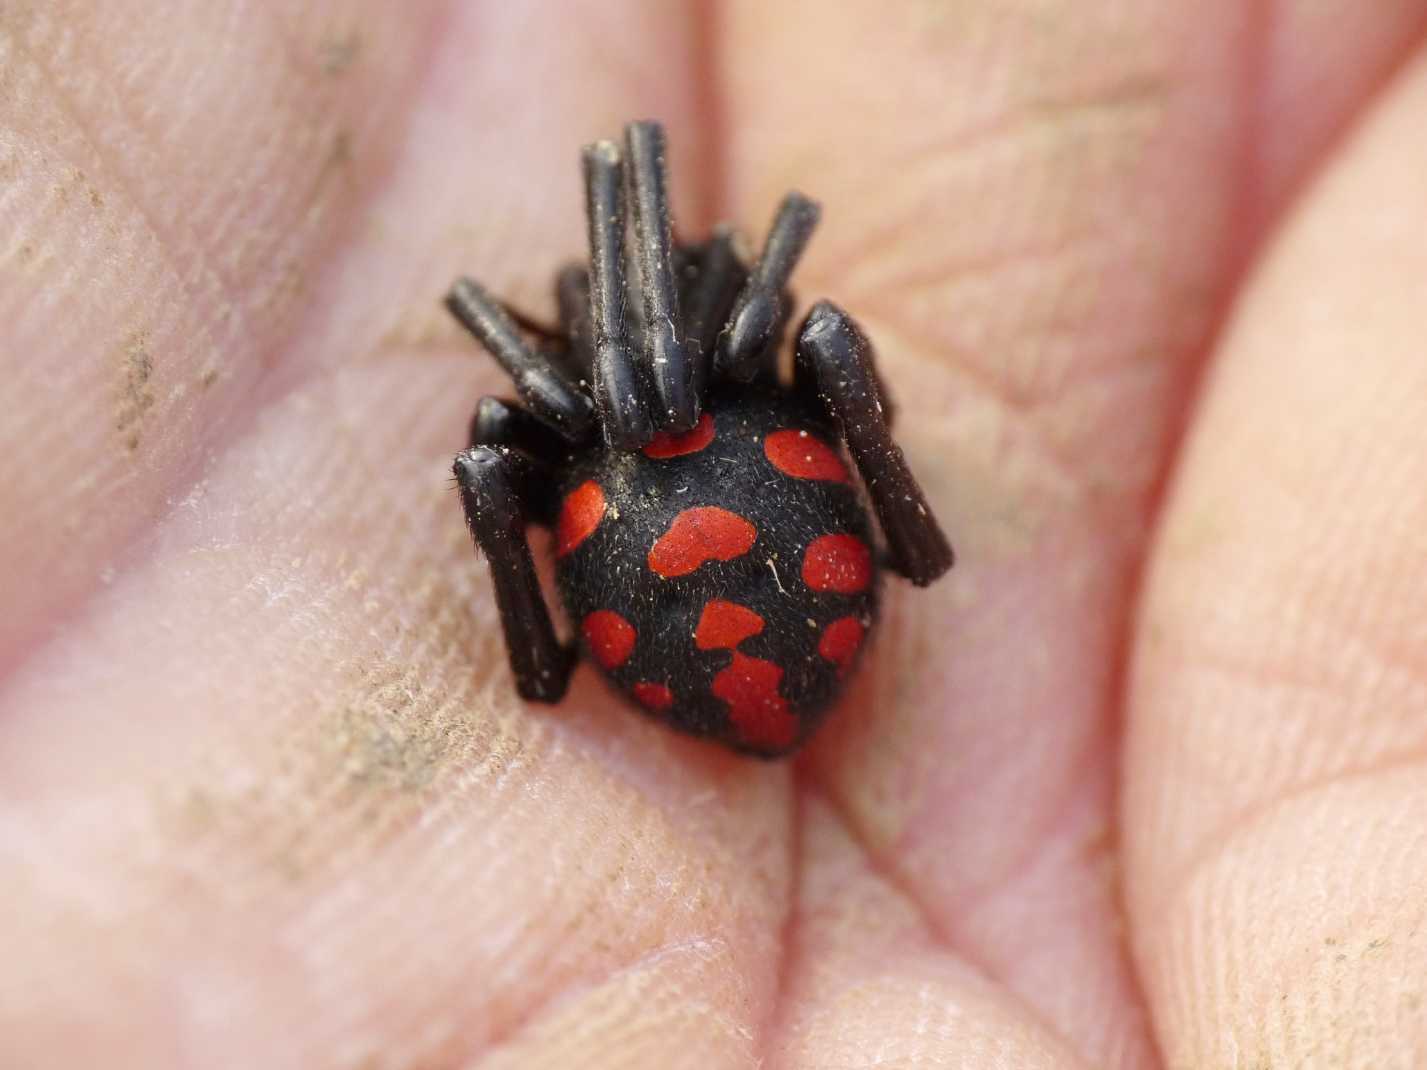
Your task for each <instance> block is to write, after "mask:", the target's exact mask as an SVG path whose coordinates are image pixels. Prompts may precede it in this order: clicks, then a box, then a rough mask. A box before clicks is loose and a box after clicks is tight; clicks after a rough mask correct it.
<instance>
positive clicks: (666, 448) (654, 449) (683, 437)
mask: <svg viewBox="0 0 1427 1070" xmlns="http://www.w3.org/2000/svg"><path fill="white" fill-rule="evenodd" d="M713 440H714V422H713V417H712V416H710V415H709V414H708V413H704V414H703V415H702V416H700V417H699V422H698V423H696V424H694V426H693V427H692V428H690V429H689V430H688V431H680V432H678V433H674V432H671V431H660V432H659V433H658V434H657V435H655V436H654V437H653V438H652V439H650V440H649V445H647V446H645V447H644V456H646V457H652V458H653V459H654V460H656V461H663V460H666V459H668V458H670V457H682V456H683V455H684V454H686V453H698V452H699V450H701V449H703V448H704V447H705V446H707V445H708V444H709V443H710V442H712V441H713Z"/></svg>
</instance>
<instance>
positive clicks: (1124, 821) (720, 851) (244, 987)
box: [0, 0, 1427, 1068]
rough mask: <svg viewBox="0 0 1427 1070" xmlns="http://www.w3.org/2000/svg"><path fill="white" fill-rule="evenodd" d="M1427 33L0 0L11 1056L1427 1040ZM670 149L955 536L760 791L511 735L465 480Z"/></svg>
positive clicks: (1218, 1)
mask: <svg viewBox="0 0 1427 1070" xmlns="http://www.w3.org/2000/svg"><path fill="white" fill-rule="evenodd" d="M1250 7H1252V11H1250V10H1249V9H1250ZM291 10H301V11H302V12H303V13H302V14H299V15H294V14H291ZM692 12H697V14H692ZM1424 27H1427V9H1424V7H1423V5H1422V4H1421V3H1420V2H1418V0H1380V2H1374V3H1372V4H1350V3H1347V2H1343V3H1339V4H1332V3H1328V4H1322V3H1319V4H1298V5H1293V4H1287V3H1273V2H1266V3H1264V4H1259V5H1247V4H1243V3H1239V2H1235V0H1213V2H1208V3H1198V4H1182V3H1176V2H1173V0H1123V2H1114V0H1104V2H1100V3H1093V4H1088V3H1082V2H1081V0H1050V2H1047V3H1038V4H992V3H973V2H965V0H955V2H949V3H944V4H930V3H919V4H915V5H888V4H885V3H869V4H867V5H865V6H862V5H846V4H839V5H828V4H815V3H812V2H811V0H805V2H804V3H802V4H785V5H768V4H752V3H729V4H725V5H720V6H718V7H717V8H713V7H707V8H705V7H699V8H697V9H694V8H688V9H686V8H682V7H679V6H676V5H666V4H654V3H649V4H645V5H634V6H622V7H621V6H611V5H610V4H608V3H599V4H594V3H591V4H588V5H584V6H582V7H580V8H572V7H571V6H570V5H568V4H562V5H555V4H547V5H507V4H454V3H448V4H442V5H400V6H399V5H392V4H386V3H382V2H379V0H357V2H347V3H342V4H337V3H322V4H317V3H314V4H307V5H302V6H301V7H300V8H299V7H298V6H296V5H291V6H290V5H282V4H269V5H261V6H258V5H240V4H234V5H223V4H220V3H205V4H180V3H176V2H175V3H165V4H154V3H152V2H150V0H144V2H142V3H140V2H139V0H118V2H114V3H104V4H92V3H91V4H81V3H65V2H53V3H48V4H34V5H28V6H21V7H14V6H13V5H11V6H10V7H7V8H6V10H5V11H4V12H3V13H0V56H3V62H0V71H3V79H4V82H5V89H6V91H5V92H4V93H3V94H0V110H2V111H3V121H0V168H3V175H4V184H3V186H0V191H3V192H2V193H0V271H3V285H0V331H3V332H4V336H5V337H4V344H3V345H0V363H3V376H4V378H3V381H4V383H5V384H6V385H5V389H4V392H3V396H4V400H5V408H4V412H5V415H4V417H3V419H0V455H2V456H4V457H5V458H6V460H7V463H6V466H5V467H6V476H5V479H4V480H3V481H0V517H3V518H5V521H6V522H4V523H0V562H3V564H0V569H3V583H0V590H3V594H4V608H5V610H6V612H5V613H4V614H3V616H0V891H3V902H4V905H5V907H4V910H3V911H0V948H4V949H5V950H4V953H3V960H4V968H3V969H0V1037H4V1038H5V1039H4V1047H5V1050H6V1059H7V1060H8V1062H7V1065H11V1064H13V1065H19V1066H32V1065H44V1066H69V1065H88V1064H90V1063H91V1062H93V1061H96V1060H102V1061H103V1063H104V1065H107V1066H121V1065H122V1066H135V1067H140V1066H142V1067H155V1066H182V1065H203V1066H234V1067H250V1066H271V1067H285V1066H294V1067H296V1066H301V1067H326V1066H354V1065H360V1066H410V1065H418V1064H419V1065H422V1066H457V1065H460V1066H467V1065H480V1066H482V1067H506V1066H510V1067H526V1066H546V1065H548V1066H571V1065H588V1066H604V1065H619V1066H649V1067H661V1068H662V1067H671V1066H690V1067H715V1068H720V1067H725V1066H727V1067H742V1066H754V1065H762V1066H765V1067H780V1068H782V1067H786V1068H801V1067H820V1066H829V1065H836V1066H848V1067H856V1066H871V1065H877V1066H899V1065H909V1064H913V1063H915V1064H916V1065H945V1066H968V1067H973V1066H974V1067H981V1066H988V1065H1007V1066H1018V1067H1020V1066H1026V1067H1100V1066H1106V1067H1116V1068H1119V1067H1124V1068H1131V1067H1136V1068H1138V1067H1156V1066H1165V1067H1189V1066H1193V1067H1217V1066H1280V1065H1282V1066H1299V1065H1313V1066H1334V1067H1341V1066H1358V1065H1361V1066H1375V1067H1388V1066H1412V1065H1423V1064H1424V1063H1427V1003H1424V1000H1427V994H1424V985H1427V977H1424V973H1423V968H1422V965H1421V964H1422V963H1423V962H1424V961H1427V954H1424V950H1427V949H1424V947H1423V944H1424V943H1427V925H1424V924H1423V918H1422V915H1423V912H1424V907H1423V905H1422V904H1423V903H1424V902H1427V862H1424V859H1427V853H1424V852H1423V850H1422V849H1421V830H1422V828H1423V827H1424V826H1425V825H1427V789H1424V787H1423V785H1424V783H1427V781H1424V779H1423V775H1422V755H1423V754H1424V752H1427V730H1424V728H1423V724H1424V721H1423V718H1422V715H1421V714H1422V710H1423V709H1424V707H1427V641H1424V634H1427V609H1424V607H1427V569H1424V568H1423V567H1422V562H1423V560H1424V556H1427V541H1424V536H1423V534H1422V533H1423V532H1424V531H1427V494H1424V493H1423V489H1422V488H1424V487H1427V449H1424V442H1427V419H1424V416H1427V401H1424V400H1423V399H1424V398H1427V359H1424V348H1423V345H1422V341H1421V340H1422V337H1423V327H1422V324H1423V315H1424V312H1423V302H1422V294H1423V283H1422V280H1423V279H1427V195H1424V194H1427V186H1424V183H1423V178H1422V176H1423V175H1427V119H1424V117H1427V59H1418V58H1414V55H1413V53H1414V52H1415V51H1416V50H1417V46H1418V41H1419V38H1420V36H1421V34H1422V33H1423V31H1424ZM646 115H653V116H657V117H659V118H662V119H663V120H665V121H666V122H667V123H668V124H669V128H670V133H671V142H672V151H673V159H672V165H673V172H674V182H675V187H674V198H675V202H676V204H675V207H676V209H677V211H678V213H679V216H680V218H681V220H683V221H684V223H685V225H686V228H687V229H688V230H689V231H691V232H696V231H697V230H699V229H701V228H702V227H704V226H706V225H708V224H709V223H711V222H712V221H713V220H714V219H715V218H719V217H724V216H728V217H732V218H735V219H737V220H739V221H741V222H742V223H744V224H745V225H746V226H747V227H748V228H749V229H751V230H754V231H758V230H759V229H760V228H761V227H762V226H764V225H765V224H766V221H767V220H768V219H769V218H770V217H771V213H772V209H773V205H774V203H775V200H776V198H777V197H778V196H779V195H780V194H781V193H782V192H783V191H784V189H786V188H787V187H789V186H797V187H800V188H803V189H805V190H806V191H808V192H809V193H811V194H813V195H815V196H817V197H818V198H819V199H821V200H822V201H823V202H824V204H825V208H826V215H825V224H824V226H823V228H822V231H821V232H820V234H819V235H818V237H817V239H816V241H815V242H814V245H813V247H812V249H811V251H810V254H809V258H808V261H807V264H806V268H805V270H804V271H803V272H802V273H801V276H800V293H801V294H802V295H803V296H804V297H805V298H811V297H813V296H819V295H827V296H830V297H832V298H834V299H836V300H839V301H841V302H843V303H845V304H846V305H847V306H848V307H849V308H850V309H852V310H853V311H854V313H855V314H857V315H859V316H860V317H861V318H862V319H863V321H864V323H865V325H866V327H867V328H868V331H869V333H870V334H871V335H872V336H873V337H874V338H876V339H877V340H878V342H879V344H880V347H881V352H882V357H883V362H884V368H885V370H886V373H887V378H888V380H889V381H890V382H891V383H892V384H893V385H894V387H895V388H896V393H897V400H898V402H899V404H900V422H899V431H898V433H899V436H900V438H901V440H902V442H903V443H904V445H905V446H906V448H907V450H908V452H909V454H910V456H911V459H912V463H913V466H914V468H915V469H916V471H917V472H918V473H919V475H920V476H921V477H922V478H923V480H924V482H925V485H926V488H927V490H928V493H929V494H930V496H931V498H932V500H933V502H934V503H935V505H936V506H937V508H938V509H939V510H940V512H941V514H942V518H943V520H944V521H945V524H946V526H947V528H948V530H949V531H950V532H951V533H952V535H953V538H954V540H955V542H956V543H957V547H958V550H959V551H960V555H961V563H960V564H959V566H958V568H957V570H956V571H955V572H954V573H953V574H952V576H951V577H950V578H949V579H948V580H947V581H945V582H944V583H942V584H940V585H939V586H937V587H935V588H932V589H931V590H929V591H925V592H918V591H912V590H909V589H901V588H899V589H895V590H894V591H893V593H892V595H891V598H890V605H889V607H888V612H887V614H886V619H885V621H884V625H883V627H882V629H881V631H880V634H879V635H878V636H877V638H876V639H875V642H874V646H873V649H872V650H871V651H870V655H871V656H870V658H869V659H868V661H867V664H866V669H865V671H864V672H863V673H862V675H861V676H860V677H859V679H858V681H857V682H856V683H855V684H854V685H853V689H852V694H851V695H850V697H849V699H848V701H847V702H846V704H845V705H844V707H843V708H842V709H841V711H840V712H839V714H838V715H837V717H836V719H835V720H834V722H833V723H832V724H831V725H830V726H829V728H828V729H827V731H826V732H825V733H824V735H823V736H822V737H821V738H820V739H819V740H818V741H817V742H816V743H815V745H814V746H813V748H812V749H811V751H810V752H809V753H807V754H806V755H805V756H804V757H802V758H800V759H799V760H798V761H797V762H795V763H792V764H785V765H778V766H768V765H764V764H759V763H750V762H747V761H742V760H739V759H737V758H734V757H731V756H729V755H726V754H724V753H722V752H719V751H716V750H712V749H710V748H707V747H704V746H701V745H698V744H695V743H692V742H689V741H685V740H683V739H679V738H676V737H674V736H673V735H671V734H669V733H667V732H665V731H663V730H662V729H660V728H659V727H657V726H655V725H652V724H650V723H648V722H646V721H644V720H643V719H641V718H639V717H635V716H631V715H630V714H629V713H628V712H627V711H626V710H625V709H624V708H623V707H622V706H620V705H619V704H618V703H617V702H616V701H614V700H612V699H611V698H610V697H609V696H608V695H607V694H606V692H605V691H604V690H603V689H602V688H601V687H600V685H599V684H598V682H597V681H596V679H595V676H594V673H593V672H592V671H590V670H589V669H584V670H582V671H581V673H580V674H579V675H578V676H577V678H576V680H575V683H574V686H573V688H572V690H571V694H570V696H569V698H568V700H567V701H566V703H565V704H564V705H562V706H559V707H556V708H545V707H527V706H524V705H522V704H521V703H519V702H518V701H517V700H516V699H515V697H514V694H513V691H512V688H511V684H510V680H509V676H508V673H507V670H506V667H505V664H504V653H503V650H502V646H501V642H500V638H499V634H498V629H497V624H496V618H495V614H494V610H493V608H492V605H491V600H490V586H489V582H488V579H487V577H486V574H485V568H484V565H483V564H481V563H480V562H478V561H477V560H476V559H475V557H474V556H473V554H472V552H471V549H470V546H469V544H468V540H467V537H466V534H465V531H464V530H463V527H462V524H461V519H460V515H459V509H458V508H457V504H456V500H455V498H454V496H453V495H452V494H451V492H450V491H449V487H448V486H447V483H446V479H447V463H448V459H449V455H450V454H451V452H452V451H453V449H454V448H455V447H456V446H457V444H458V443H459V442H460V439H461V436H462V428H463V424H464V421H465V419H466V418H467V416H468V415H469V412H470V409H471V407H472V405H473V404H474V401H475V399H476V397H477V396H479V395H480V394H481V393H482V392H485V391H490V390H499V389H503V387H502V385H501V383H500V377H499V375H498V374H497V372H496V370H495V369H494V368H493V367H492V366H491V364H490V362H489V361H487V360H485V359H483V358H482V357H480V356H479V355H478V354H477V353H476V351H475V349H474V347H473V345H472V344H471V343H470V342H468V341H467V340H466V339H465V338H464V337H462V336H461V335H460V333H459V332H458V331H457V329H456V328H455V327H454V326H453V325H452V324H451V323H450V322H448V320H447V318H446V317H445V315H444V314H443V313H442V312H441V310H440V308H439V305H438V298H439V296H440V294H441V293H442V291H443V289H444V287H445V286H446V285H447V283H448V282H449V281H450V279H451V278H452V277H453V276H455V275H456V274H457V273H458V272H460V271H470V272H472V273H474V274H478V275H480V276H481V277H482V278H483V279H484V280H485V281H487V282H488V283H490V284H491V285H492V286H493V287H494V288H495V289H497V290H498V291H500V292H502V293H505V294H508V295H510V296H511V297H513V298H514V299H515V300H516V301H517V302H518V303H520V304H521V305H523V306H525V307H527V308H529V309H531V310H533V311H536V312H539V313H541V314H548V313H549V309H550V302H549V298H548V284H549V280H550V276H551V273H552V272H553V270H554V268H555V266H556V265H557V263H559V262H560V261H561V260H562V258H566V257H570V256H575V255H578V254H579V253H580V246H581V234H582V229H581V228H582V224H581V220H580V210H581V197H580V190H579V177H578V175H579V172H578V167H577V155H576V150H577V147H578V146H579V144H581V143H582V142H584V141H587V140H590V139H592V138H594V137H596V136H602V135H608V134H610V133H612V132H615V131H617V130H618V129H619V126H620V124H621V122H622V121H624V120H625V119H628V118H631V117H636V116H646ZM1290 203H1292V205H1293V211H1292V212H1291V213H1289V212H1286V211H1285V208H1286V206H1288V205H1289V204H1290ZM1231 309H1232V314H1230V310H1231ZM1206 370H1207V373H1208V374H1207V375H1205V374H1203V373H1204V372H1206ZM1181 447H1182V448H1181ZM760 1060H761V1063H760Z"/></svg>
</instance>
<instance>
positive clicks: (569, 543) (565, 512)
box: [555, 479, 605, 557]
mask: <svg viewBox="0 0 1427 1070" xmlns="http://www.w3.org/2000/svg"><path fill="white" fill-rule="evenodd" d="M604 510H605V501H604V491H602V490H600V485H599V484H598V483H596V482H595V481H594V480H593V479H588V480H586V481H585V482H583V483H581V484H580V485H579V486H578V487H576V488H575V489H574V490H572V491H570V493H569V494H567V495H565V500H564V501H563V502H561V503H560V519H559V520H558V521H557V522H556V524H555V556H556V557H564V556H565V555H566V554H568V553H569V552H570V551H572V550H574V549H575V547H577V546H579V545H580V543H582V542H584V541H585V540H586V539H588V538H589V537H590V536H591V535H593V534H594V532H595V528H597V527H599V526H600V521H601V520H603V519H604Z"/></svg>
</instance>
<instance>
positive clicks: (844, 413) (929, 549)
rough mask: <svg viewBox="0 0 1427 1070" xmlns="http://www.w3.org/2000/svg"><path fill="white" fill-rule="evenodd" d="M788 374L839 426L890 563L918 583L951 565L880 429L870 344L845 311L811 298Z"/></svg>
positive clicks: (897, 452) (937, 529)
mask: <svg viewBox="0 0 1427 1070" xmlns="http://www.w3.org/2000/svg"><path fill="white" fill-rule="evenodd" d="M794 375H795V380H796V381H795V386H796V389H797V390H798V391H799V392H801V393H804V394H808V395H814V396H816V397H817V398H818V399H819V400H820V401H821V403H822V405H823V407H824V408H825V409H826V410H827V412H828V413H829V415H831V416H832V417H833V418H834V419H835V420H836V421H837V422H838V424H839V425H840V426H841V428H842V435H843V438H844V440H845V441H846V442H847V448H848V451H849V452H850V453H851V454H852V460H853V462H854V463H855V464H856V465H857V471H858V472H859V473H860V474H861V476H862V482H863V483H864V484H865V485H866V487H867V493H868V494H869V495H871V497H872V507H873V508H874V509H875V510H876V512H877V520H878V522H879V523H880V524H881V525H882V533H883V535H885V536H886V539H887V546H888V549H889V550H890V552H891V558H892V562H891V563H892V567H893V569H895V571H897V572H898V573H900V574H901V575H903V576H906V577H907V579H909V580H911V581H912V582H913V583H915V584H916V585H917V586H918V587H925V586H926V585H927V584H929V583H931V582H932V581H933V580H935V579H937V578H938V577H939V576H941V575H942V574H943V573H944V572H946V570H947V569H949V568H951V565H952V561H953V560H954V558H953V555H952V551H951V544H950V543H948V542H947V539H946V536H945V535H944V534H943V533H942V530H941V525H939V524H938V523H937V520H936V517H935V516H933V515H932V510H931V506H930V505H929V504H927V499H926V495H924V494H923V493H922V488H921V487H920V485H918V483H917V480H916V477H915V476H913V475H912V473H911V470H910V469H909V468H908V467H907V461H906V458H904V457H903V456H902V451H901V449H900V448H899V447H898V446H897V444H896V442H894V441H893V440H892V434H891V432H890V431H889V430H888V427H887V417H886V415H885V412H884V406H883V404H882V397H881V389H880V388H879V386H878V382H877V371H876V364H875V358H874V356H873V353H872V344H871V343H870V342H868V340H867V338H866V336H865V335H864V334H863V333H862V331H861V329H860V328H859V327H858V326H857V324H856V323H855V322H854V321H853V319H852V317H851V316H849V315H848V314H847V313H846V312H844V311H842V309H840V308H838V307H837V306H836V305H834V304H833V303H832V302H830V301H819V302H818V303H817V304H816V305H814V306H813V310H812V311H811V312H809V313H808V318H807V319H806V320H805V321H804V322H803V327H802V330H801V331H800V332H799V333H798V348H797V355H796V358H795V364H794Z"/></svg>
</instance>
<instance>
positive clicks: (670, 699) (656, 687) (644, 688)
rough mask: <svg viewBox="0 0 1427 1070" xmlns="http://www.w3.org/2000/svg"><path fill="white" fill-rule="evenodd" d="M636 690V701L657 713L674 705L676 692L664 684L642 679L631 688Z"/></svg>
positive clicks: (633, 690)
mask: <svg viewBox="0 0 1427 1070" xmlns="http://www.w3.org/2000/svg"><path fill="white" fill-rule="evenodd" d="M630 691H632V692H634V698H635V701H637V702H638V703H639V704H640V705H641V706H643V707H644V708H645V709H647V710H653V711H654V712H655V713H663V712H664V711H665V710H667V709H668V708H669V707H670V706H672V705H674V692H672V691H670V690H669V689H668V688H667V687H665V686H664V685H663V684H652V683H649V682H648V681H644V680H641V681H640V682H639V683H637V684H635V685H634V686H633V687H631V688H630Z"/></svg>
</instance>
